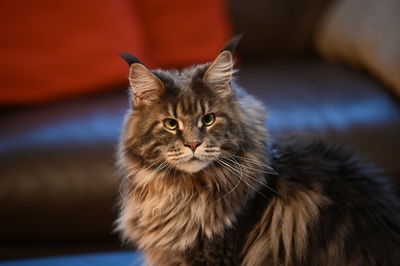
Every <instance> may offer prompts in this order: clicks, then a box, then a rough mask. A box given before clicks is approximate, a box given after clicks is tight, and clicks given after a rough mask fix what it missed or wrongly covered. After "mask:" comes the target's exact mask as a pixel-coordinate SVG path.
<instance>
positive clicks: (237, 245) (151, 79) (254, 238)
mask: <svg viewBox="0 0 400 266" xmlns="http://www.w3.org/2000/svg"><path fill="white" fill-rule="evenodd" d="M239 39H240V38H239V37H235V38H233V39H232V40H231V41H230V42H229V43H228V44H227V45H226V46H225V47H224V48H223V49H222V50H221V52H220V53H219V55H218V56H217V57H216V59H215V60H214V61H213V62H211V63H207V64H202V65H195V66H191V67H188V68H185V69H183V70H181V71H178V70H169V71H166V70H149V69H148V68H147V67H146V66H145V65H144V64H143V63H142V62H141V61H140V60H139V59H137V58H136V57H134V56H132V55H130V54H127V53H125V54H122V55H121V56H122V57H123V59H124V60H125V61H126V62H127V63H128V64H129V66H130V73H129V81H130V87H131V88H130V92H131V97H130V101H131V109H130V110H129V112H128V114H127V115H126V119H125V122H124V128H123V132H122V136H121V139H120V145H119V151H118V165H119V167H120V169H121V173H122V175H123V181H122V183H121V188H122V197H121V205H120V207H121V211H120V216H119V218H118V220H117V229H118V230H119V231H120V232H121V235H122V237H123V239H124V240H125V241H128V242H132V243H134V244H135V245H136V246H137V248H138V249H139V250H141V251H143V252H144V254H145V260H146V264H148V265H252V266H255V265H296V266H297V265H329V266H342V265H400V216H399V213H400V212H399V210H400V208H399V206H400V205H399V201H398V199H397V198H396V197H395V195H394V193H393V192H392V189H391V184H390V183H389V182H388V181H387V180H386V179H384V178H383V177H381V176H380V174H379V173H378V172H377V171H375V170H374V169H372V168H371V167H368V166H366V165H363V164H362V163H360V162H359V161H358V160H357V159H356V158H355V157H353V156H352V155H351V154H349V153H347V152H344V151H342V150H340V149H335V148H331V147H330V146H329V145H327V144H325V143H324V142H322V141H319V140H318V141H308V143H304V141H298V140H295V139H289V140H285V141H277V142H272V141H270V140H269V139H270V138H269V136H268V133H267V129H266V127H265V122H266V121H265V120H266V118H265V109H264V106H263V104H262V103H261V102H260V101H258V100H257V99H255V98H254V97H253V96H251V95H249V94H248V93H246V92H245V91H244V90H243V89H242V88H240V87H238V86H237V85H236V84H235V81H234V74H235V68H234V58H233V51H234V49H235V47H236V45H237V43H238V41H239Z"/></svg>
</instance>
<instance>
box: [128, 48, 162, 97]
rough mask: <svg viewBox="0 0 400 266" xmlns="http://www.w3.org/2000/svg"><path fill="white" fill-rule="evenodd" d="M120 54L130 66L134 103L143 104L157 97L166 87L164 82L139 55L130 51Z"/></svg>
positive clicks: (130, 81)
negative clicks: (129, 52)
mask: <svg viewBox="0 0 400 266" xmlns="http://www.w3.org/2000/svg"><path fill="white" fill-rule="evenodd" d="M120 56H121V57H122V58H123V59H124V60H125V62H127V63H128V65H129V67H130V71H129V83H130V85H131V88H132V92H133V98H134V103H135V104H142V103H146V102H148V101H151V100H152V99H155V98H157V97H158V96H159V94H160V92H161V91H162V90H163V89H164V83H162V81H161V80H160V79H159V78H158V77H157V76H156V75H154V74H153V73H152V72H151V71H150V70H149V69H148V68H147V67H146V66H145V65H144V64H143V63H142V62H141V61H140V60H139V59H138V58H137V57H135V56H133V55H130V54H128V53H121V54H120Z"/></svg>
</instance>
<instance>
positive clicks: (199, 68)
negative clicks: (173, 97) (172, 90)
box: [154, 64, 205, 90]
mask: <svg viewBox="0 0 400 266" xmlns="http://www.w3.org/2000/svg"><path fill="white" fill-rule="evenodd" d="M204 67H205V65H204V64H203V65H194V66H190V67H187V68H184V69H182V70H163V69H158V70H155V71H154V72H155V73H156V74H158V75H159V76H161V77H163V78H164V79H168V81H172V82H173V83H174V86H176V87H177V88H179V89H181V90H188V89H190V88H191V84H192V81H193V78H194V77H196V75H198V74H199V72H203V71H204Z"/></svg>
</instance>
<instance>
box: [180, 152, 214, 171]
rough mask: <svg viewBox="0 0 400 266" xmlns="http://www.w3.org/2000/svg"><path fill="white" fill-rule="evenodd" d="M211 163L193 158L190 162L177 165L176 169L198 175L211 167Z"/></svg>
mask: <svg viewBox="0 0 400 266" xmlns="http://www.w3.org/2000/svg"><path fill="white" fill-rule="evenodd" d="M209 163H210V162H207V161H203V160H201V159H200V158H199V157H197V156H193V157H192V158H190V159H189V160H187V161H185V162H180V163H177V164H175V168H177V169H179V170H182V171H185V172H188V173H196V172H198V171H200V170H202V169H204V168H205V167H207V166H208V165H209Z"/></svg>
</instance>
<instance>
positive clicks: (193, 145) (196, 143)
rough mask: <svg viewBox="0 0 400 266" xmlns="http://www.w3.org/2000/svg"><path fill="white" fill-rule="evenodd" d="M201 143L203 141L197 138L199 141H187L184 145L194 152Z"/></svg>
mask: <svg viewBox="0 0 400 266" xmlns="http://www.w3.org/2000/svg"><path fill="white" fill-rule="evenodd" d="M200 144H201V141H199V140H197V141H192V142H185V143H184V145H185V146H186V147H189V148H190V149H191V150H192V151H193V152H194V151H195V150H196V149H197V147H199V146H200Z"/></svg>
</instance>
